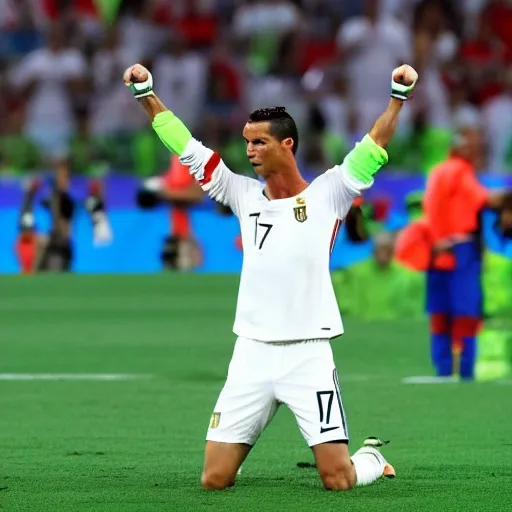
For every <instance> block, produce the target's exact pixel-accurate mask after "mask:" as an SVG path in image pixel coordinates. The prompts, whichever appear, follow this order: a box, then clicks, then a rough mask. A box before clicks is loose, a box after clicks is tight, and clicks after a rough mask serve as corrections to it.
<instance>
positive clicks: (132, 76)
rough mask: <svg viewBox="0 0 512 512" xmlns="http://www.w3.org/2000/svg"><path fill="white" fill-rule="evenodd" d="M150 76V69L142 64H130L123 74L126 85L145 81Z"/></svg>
mask: <svg viewBox="0 0 512 512" xmlns="http://www.w3.org/2000/svg"><path fill="white" fill-rule="evenodd" d="M148 77H149V71H148V70H147V69H146V68H145V67H144V66H142V65H140V64H134V65H133V66H130V67H129V68H128V69H127V70H126V71H125V72H124V75H123V80H124V83H125V84H126V85H132V84H135V83H140V82H145V81H146V80H147V79H148Z"/></svg>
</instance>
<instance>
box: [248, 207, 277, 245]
mask: <svg viewBox="0 0 512 512" xmlns="http://www.w3.org/2000/svg"><path fill="white" fill-rule="evenodd" d="M260 215H261V212H260V213H251V214H250V215H249V217H254V245H258V226H259V227H261V228H265V232H264V233H263V236H262V237H261V241H260V245H259V247H258V249H261V248H262V247H263V244H264V243H265V240H266V239H267V236H268V234H269V233H270V230H271V229H272V227H273V225H272V224H264V223H263V222H258V219H259V217H260ZM260 233H261V231H260Z"/></svg>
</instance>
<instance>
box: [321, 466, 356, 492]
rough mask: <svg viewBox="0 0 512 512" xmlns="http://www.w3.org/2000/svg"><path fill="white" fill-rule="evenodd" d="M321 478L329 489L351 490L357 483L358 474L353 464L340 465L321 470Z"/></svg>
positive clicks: (325, 487) (326, 488)
mask: <svg viewBox="0 0 512 512" xmlns="http://www.w3.org/2000/svg"><path fill="white" fill-rule="evenodd" d="M320 478H321V480H322V483H323V485H324V489H325V490H327V491H349V490H350V489H352V488H353V487H354V486H355V485H356V480H357V478H356V475H355V470H354V468H353V466H351V467H350V468H348V467H347V468H345V467H344V466H339V467H337V468H333V469H332V470H326V471H321V472H320Z"/></svg>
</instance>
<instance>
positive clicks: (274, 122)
mask: <svg viewBox="0 0 512 512" xmlns="http://www.w3.org/2000/svg"><path fill="white" fill-rule="evenodd" d="M249 123H270V135H272V136H273V137H275V138H276V139H277V140H278V141H282V140H284V139H287V138H288V137H291V138H292V139H293V148H292V152H293V154H294V155H295V153H297V149H298V148H299V132H298V130H297V125H296V124H295V121H294V120H293V117H292V116H291V115H290V114H288V112H286V108H285V107H270V108H262V109H259V110H255V111H254V112H253V113H252V114H251V115H250V116H249Z"/></svg>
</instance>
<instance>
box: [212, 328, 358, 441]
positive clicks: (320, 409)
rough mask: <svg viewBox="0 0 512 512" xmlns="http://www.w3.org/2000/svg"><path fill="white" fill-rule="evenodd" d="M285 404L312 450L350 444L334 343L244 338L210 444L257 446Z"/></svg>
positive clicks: (237, 348)
mask: <svg viewBox="0 0 512 512" xmlns="http://www.w3.org/2000/svg"><path fill="white" fill-rule="evenodd" d="M280 404H285V405H287V406H288V407H289V408H290V409H291V411H292V412H293V414H294V415H295V418H296V419H297V423H298V425H299V428H300V431H301V432H302V435H303V436H304V439H305V440H306V442H307V443H308V445H309V446H315V445H317V444H321V443H325V442H329V441H345V440H348V431H347V421H346V418H345V412H344V410H343V405H342V402H341V392H340V386H339V382H338V375H337V373H336V367H335V365H334V360H333V355H332V349H331V344H330V342H329V340H315V341H302V342H294V343H288V344H272V343H263V342H260V341H254V340H250V339H247V338H238V339H237V341H236V344H235V349H234V351H233V357H232V358H231V362H230V364H229V370H228V377H227V380H226V383H225V384H224V387H223V389H222V391H221V393H220V396H219V398H218V400H217V404H216V405H215V409H214V412H213V415H212V417H211V420H210V426H209V429H208V433H207V436H206V439H207V440H208V441H217V442H221V443H244V444H249V445H253V444H254V443H255V442H256V440H257V439H258V437H259V436H260V434H261V433H262V432H263V430H264V428H265V427H266V426H267V425H268V424H269V423H270V421H271V420H272V418H273V416H274V414H275V412H276V410H277V408H278V407H279V405H280Z"/></svg>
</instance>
